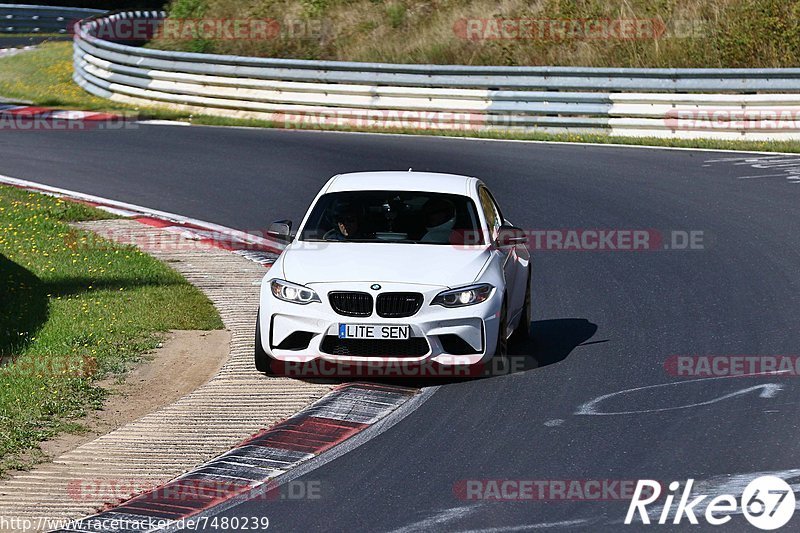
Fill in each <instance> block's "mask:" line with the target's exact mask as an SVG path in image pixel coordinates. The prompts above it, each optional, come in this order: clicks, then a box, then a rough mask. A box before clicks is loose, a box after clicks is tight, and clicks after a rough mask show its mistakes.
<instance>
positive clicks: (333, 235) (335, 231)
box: [323, 204, 373, 241]
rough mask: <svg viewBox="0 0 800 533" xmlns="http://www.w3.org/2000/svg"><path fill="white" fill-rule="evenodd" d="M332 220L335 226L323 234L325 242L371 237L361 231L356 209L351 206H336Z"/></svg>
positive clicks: (359, 218)
mask: <svg viewBox="0 0 800 533" xmlns="http://www.w3.org/2000/svg"><path fill="white" fill-rule="evenodd" d="M333 219H334V221H335V222H336V226H334V227H333V228H332V229H330V230H328V231H327V232H325V235H324V236H323V239H325V240H326V241H349V240H358V239H369V238H372V237H373V236H371V235H369V234H367V233H366V232H364V231H363V229H362V224H361V217H360V216H359V212H358V209H356V208H355V207H354V206H352V205H349V204H344V205H339V206H337V207H336V209H335V210H334V213H333Z"/></svg>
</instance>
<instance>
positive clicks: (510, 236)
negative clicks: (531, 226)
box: [496, 224, 528, 247]
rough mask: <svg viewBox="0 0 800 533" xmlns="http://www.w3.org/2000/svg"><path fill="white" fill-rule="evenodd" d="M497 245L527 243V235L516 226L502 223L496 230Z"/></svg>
mask: <svg viewBox="0 0 800 533" xmlns="http://www.w3.org/2000/svg"><path fill="white" fill-rule="evenodd" d="M496 242H497V246H500V247H503V246H514V245H517V244H527V242H528V236H527V235H526V234H525V231H524V230H523V229H521V228H518V227H516V226H511V225H508V224H503V225H502V226H500V228H499V229H498V230H497V239H496Z"/></svg>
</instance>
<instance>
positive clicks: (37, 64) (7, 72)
mask: <svg viewBox="0 0 800 533" xmlns="http://www.w3.org/2000/svg"><path fill="white" fill-rule="evenodd" d="M0 96H5V97H8V98H21V99H28V100H32V101H33V104H34V105H41V106H51V107H63V108H71V109H82V110H98V111H110V112H115V111H116V112H119V111H121V112H125V111H135V112H137V113H139V114H140V115H141V116H142V117H143V118H153V119H162V120H182V121H186V122H190V123H192V124H200V125H209V126H244V127H253V128H276V127H277V128H280V127H282V125H281V124H276V123H273V122H270V121H265V120H259V119H242V118H233V117H220V116H214V115H193V114H190V113H188V112H182V111H174V110H171V109H167V108H164V107H159V106H157V105H155V106H150V107H135V106H129V105H124V104H118V103H116V102H111V101H109V100H105V99H102V98H97V97H95V96H92V95H90V94H89V93H87V92H85V91H83V89H81V88H80V87H78V86H77V85H75V83H73V81H72V45H71V44H70V43H62V42H57V43H46V44H43V45H41V46H40V47H39V48H37V49H36V50H32V51H29V52H25V53H22V54H18V55H15V56H12V57H8V58H3V59H0ZM298 129H321V128H320V127H319V126H317V127H315V126H314V125H313V122H310V123H309V124H308V125H301V126H300V128H298ZM324 129H325V130H327V131H361V132H370V133H405V134H421V135H436V136H447V137H477V138H484V139H505V140H532V141H555V142H582V143H584V142H588V143H598V144H628V145H636V146H671V147H682V148H707V149H717V150H739V151H763V152H800V143H799V142H797V141H721V140H713V139H662V138H657V137H612V136H608V135H599V134H548V133H539V132H530V133H522V132H504V131H474V132H473V131H458V130H455V131H454V130H430V129H427V130H414V129H376V128H362V129H354V128H346V127H335V128H324Z"/></svg>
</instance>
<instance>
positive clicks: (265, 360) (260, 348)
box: [255, 311, 276, 376]
mask: <svg viewBox="0 0 800 533" xmlns="http://www.w3.org/2000/svg"><path fill="white" fill-rule="evenodd" d="M255 355H256V370H258V371H259V372H263V373H264V374H266V375H268V376H274V375H276V374H275V371H274V370H273V369H272V362H273V361H274V359H273V358H272V357H270V356H269V354H267V352H265V351H264V345H263V344H261V311H259V312H258V315H256V350H255Z"/></svg>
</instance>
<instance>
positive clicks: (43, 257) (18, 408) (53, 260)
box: [0, 186, 222, 475]
mask: <svg viewBox="0 0 800 533" xmlns="http://www.w3.org/2000/svg"><path fill="white" fill-rule="evenodd" d="M108 217H109V215H107V214H106V213H103V212H101V211H98V210H96V209H92V208H89V207H85V206H83V205H80V204H75V203H73V202H65V201H63V200H60V199H56V198H52V197H50V196H45V195H41V194H36V193H30V192H27V191H23V190H21V189H17V188H13V187H7V186H0V280H2V286H3V290H2V299H3V305H2V306H1V307H0V357H2V359H3V362H4V364H3V366H2V367H0V475H2V474H3V473H5V472H6V471H8V470H9V469H20V468H25V467H27V466H29V465H30V463H31V458H35V457H36V456H37V450H38V446H37V445H38V443H39V442H41V441H42V440H46V439H48V438H50V437H52V436H54V435H56V434H57V433H59V432H62V431H76V430H78V429H80V425H79V424H78V423H77V419H78V418H79V417H81V416H83V415H85V414H86V412H87V411H88V410H90V409H97V408H100V407H101V406H102V403H103V399H104V396H105V391H104V390H103V389H101V388H100V387H98V386H97V384H96V382H97V380H99V379H100V378H102V377H105V376H108V375H114V374H118V375H122V374H124V372H125V370H126V369H127V368H129V367H130V365H131V364H133V363H135V362H137V361H139V360H140V359H141V358H142V355H143V354H144V353H145V352H147V351H149V350H152V349H153V348H155V347H156V346H157V344H158V342H159V340H160V339H161V338H162V335H161V333H162V332H165V331H167V330H170V329H198V330H208V329H218V328H221V327H222V322H221V320H220V318H219V315H218V314H217V312H216V310H215V309H214V307H213V305H212V304H211V302H210V301H209V300H208V299H207V298H206V297H205V296H204V295H203V294H202V293H201V292H200V291H199V290H198V289H196V288H195V287H193V286H192V285H190V284H189V283H188V282H187V281H186V280H185V279H183V277H182V276H181V275H180V274H178V273H177V272H176V271H174V270H172V269H170V268H169V267H167V266H166V265H164V264H163V263H161V262H159V261H157V260H155V259H153V258H152V257H150V256H148V255H146V254H144V253H142V252H140V251H138V250H137V249H136V248H134V247H132V246H121V245H116V244H113V243H110V242H108V243H107V242H102V244H103V245H102V246H96V244H97V243H99V242H100V240H99V239H98V238H96V237H93V236H90V235H89V234H88V233H86V232H82V231H77V232H76V231H75V230H73V229H72V228H71V227H70V226H69V225H68V222H71V221H78V220H92V219H99V218H108ZM82 243H91V244H87V245H85V246H82Z"/></svg>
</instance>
